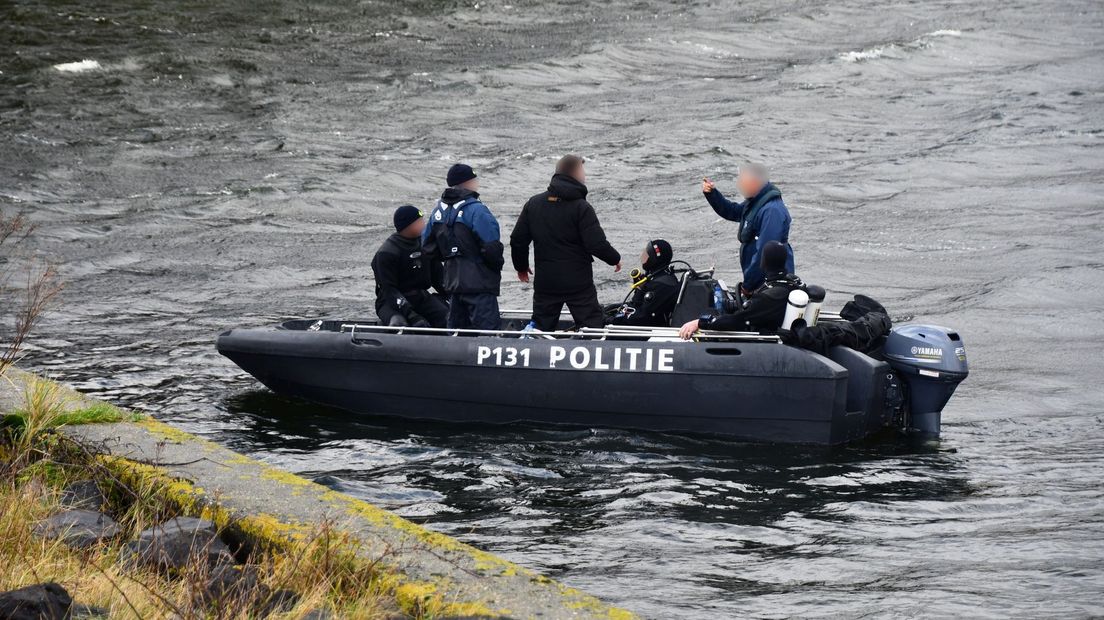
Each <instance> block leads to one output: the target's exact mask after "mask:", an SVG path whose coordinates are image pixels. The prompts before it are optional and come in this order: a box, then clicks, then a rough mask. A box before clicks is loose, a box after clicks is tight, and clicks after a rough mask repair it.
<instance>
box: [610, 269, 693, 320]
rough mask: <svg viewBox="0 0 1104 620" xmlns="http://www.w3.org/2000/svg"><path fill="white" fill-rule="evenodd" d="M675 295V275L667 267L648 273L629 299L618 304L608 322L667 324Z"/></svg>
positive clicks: (676, 278) (676, 282)
mask: <svg viewBox="0 0 1104 620" xmlns="http://www.w3.org/2000/svg"><path fill="white" fill-rule="evenodd" d="M678 294H679V281H678V276H676V275H675V274H674V273H673V272H672V271H671V270H670V269H663V270H661V271H659V272H657V273H655V274H652V275H651V276H649V277H648V281H647V282H645V283H644V284H641V285H640V286H638V287H637V288H636V290H634V291H633V295H632V299H630V300H629V301H628V302H627V303H626V304H625V305H623V306H621V309H620V310H618V312H617V314H615V315H614V316H613V318H612V319H611V320H610V323H612V324H613V325H643V326H648V327H669V326H670V325H671V314H672V313H674V311H675V302H676V301H678Z"/></svg>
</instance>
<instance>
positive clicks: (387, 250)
mask: <svg viewBox="0 0 1104 620" xmlns="http://www.w3.org/2000/svg"><path fill="white" fill-rule="evenodd" d="M394 223H395V233H394V234H392V235H391V236H390V237H388V238H387V240H386V241H384V242H383V245H382V246H380V249H379V251H377V252H376V256H375V257H374V258H373V259H372V273H374V274H375V276H376V315H377V316H378V317H379V320H380V325H390V326H392V327H397V326H407V325H409V326H411V327H444V326H445V323H446V320H447V318H448V305H446V304H445V302H443V301H441V299H440V298H439V297H437V296H436V295H433V294H431V293H430V292H429V287H430V286H432V287H433V288H435V289H437V290H438V291H441V290H443V286H442V284H441V280H442V269H443V268H442V266H441V263H440V262H439V261H435V260H432V259H430V257H429V256H428V255H426V254H425V253H423V252H422V231H423V230H424V229H425V225H426V221H425V218H424V217H422V212H421V211H419V210H418V208H417V207H414V206H411V205H404V206H402V207H399V208H398V209H397V210H395V217H394Z"/></svg>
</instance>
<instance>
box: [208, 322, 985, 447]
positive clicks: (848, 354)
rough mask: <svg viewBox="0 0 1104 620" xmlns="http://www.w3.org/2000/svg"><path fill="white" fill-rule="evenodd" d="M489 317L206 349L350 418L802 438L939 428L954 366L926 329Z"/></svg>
mask: <svg viewBox="0 0 1104 620" xmlns="http://www.w3.org/2000/svg"><path fill="white" fill-rule="evenodd" d="M503 319H504V327H503V329H502V330H499V331H494V332H487V331H478V330H447V329H431V328H409V327H406V328H404V327H387V326H380V325H378V324H376V323H375V322H374V321H341V320H294V321H287V322H285V323H282V324H280V325H276V326H272V327H263V328H249V329H233V330H230V331H227V332H225V333H223V334H222V335H220V336H219V337H218V350H219V352H220V353H221V354H223V355H225V356H226V357H228V358H230V359H231V360H233V361H234V363H236V364H237V365H238V366H240V367H241V368H243V369H244V370H245V371H246V372H248V373H249V374H251V375H253V376H254V377H256V378H257V380H259V381H260V382H261V383H263V384H265V385H266V386H268V387H269V388H270V389H272V390H273V391H275V392H277V393H280V394H285V395H291V396H297V397H301V398H305V399H308V400H311V401H315V402H318V403H322V404H325V405H330V406H334V407H338V408H341V409H345V410H348V411H351V412H354V413H366V414H381V415H397V416H403V417H410V418H423V419H436V420H448V421H453V422H485V423H511V422H535V423H553V424H567V425H577V426H604V427H618V428H633V429H644V430H652V431H674V432H689V433H708V434H722V435H729V436H732V437H736V438H740V439H745V440H752V441H764V442H779V443H809V444H840V443H845V442H849V441H853V440H857V439H861V438H863V437H866V436H868V435H871V434H873V433H876V432H879V431H883V430H886V429H891V428H892V429H899V430H906V431H908V430H911V431H918V432H923V433H927V434H930V435H938V434H939V427H940V415H941V411H942V409H943V407H944V405H945V404H946V403H947V401H948V400H949V399H950V397H951V394H952V393H953V392H954V390H955V388H956V387H957V385H958V383H959V382H961V381H962V380H963V379H964V378H965V377H966V374H967V365H966V353H965V349H964V348H963V344H962V341H961V339H960V338H959V336H958V334H956V333H955V332H953V331H951V330H949V329H945V328H941V327H934V326H929V325H905V326H899V327H895V328H894V329H893V330H892V332H891V333H890V334H889V335H888V337H887V338H885V342H884V345H883V346H882V347H881V349H880V350H878V351H875V352H871V353H870V354H864V353H859V352H857V351H855V350H852V349H848V348H844V347H834V348H832V349H831V350H830V352H829V355H827V356H823V355H819V354H816V353H813V352H810V351H807V350H804V349H801V348H797V347H793V346H788V345H785V344H782V342H781V341H780V340H779V338H778V337H777V336H773V335H760V334H756V333H721V332H713V333H710V332H703V333H701V334H700V337H699V338H698V339H697V340H696V341H691V342H684V341H680V340H678V338H677V330H676V329H673V328H654V329H653V328H626V327H621V328H614V327H611V328H606V329H583V330H581V331H577V332H549V333H534V332H523V331H521V327H522V326H523V325H525V323H526V322H528V320H529V317H528V314H526V313H514V314H510V313H504V314H503ZM821 320H822V321H823V320H827V321H833V320H840V319H839V318H838V316H832V315H824V316H823V317H822V319H821Z"/></svg>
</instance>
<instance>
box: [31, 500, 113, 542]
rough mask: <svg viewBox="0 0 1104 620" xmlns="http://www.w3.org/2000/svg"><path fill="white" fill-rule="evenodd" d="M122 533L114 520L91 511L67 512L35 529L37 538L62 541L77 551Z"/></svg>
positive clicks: (43, 522) (42, 522)
mask: <svg viewBox="0 0 1104 620" xmlns="http://www.w3.org/2000/svg"><path fill="white" fill-rule="evenodd" d="M121 532H122V528H120V527H119V524H118V523H116V522H115V520H114V519H112V518H111V517H109V516H107V515H105V514H102V513H99V512H93V511H91V510H67V511H65V512H62V513H59V514H56V515H54V516H52V517H49V518H47V519H45V520H43V521H40V522H39V523H37V524H35V527H34V534H35V536H38V537H39V538H49V539H54V540H61V541H62V542H64V543H65V544H66V545H68V546H70V547H73V548H75V549H86V548H88V547H91V546H93V545H95V544H96V543H98V542H100V541H101V540H105V539H109V538H114V537H116V536H118V535H119V534H120V533H121Z"/></svg>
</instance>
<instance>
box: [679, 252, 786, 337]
mask: <svg viewBox="0 0 1104 620" xmlns="http://www.w3.org/2000/svg"><path fill="white" fill-rule="evenodd" d="M789 256H790V254H789V250H788V249H787V247H786V245H785V244H784V243H780V242H778V241H769V242H767V244H766V245H765V246H763V258H762V261H761V263H760V265H761V266H762V268H763V273H764V274H765V277H766V280H765V281H764V282H763V285H762V286H760V287H759V288H758V289H756V290H755V292H754V293H752V295H751V297H750V298H749V299H748V300H747V301H745V302H744V306H743V308H741V309H739V310H737V311H736V312H734V313H732V314H724V315H721V316H712V315H708V316H703V317H702V318H700V319H696V320H693V321H690V322H689V323H687V324H686V325H683V326H682V329H680V330H679V337H681V338H682V339H683V340H689V339H690V338H692V337H693V336H694V332H696V331H698V330H699V329H710V330H716V331H733V332H773V331H778V329H779V328H780V327H782V319H784V318H785V317H786V302H787V300H788V299H789V297H790V292H791V291H794V290H796V289H804V288H805V285H804V284H802V283H801V280H799V279H798V277H797V276H795V275H793V274H787V273H786V261H787V260H788V259H789Z"/></svg>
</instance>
